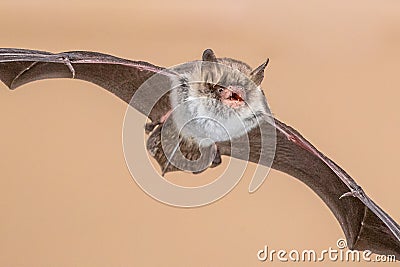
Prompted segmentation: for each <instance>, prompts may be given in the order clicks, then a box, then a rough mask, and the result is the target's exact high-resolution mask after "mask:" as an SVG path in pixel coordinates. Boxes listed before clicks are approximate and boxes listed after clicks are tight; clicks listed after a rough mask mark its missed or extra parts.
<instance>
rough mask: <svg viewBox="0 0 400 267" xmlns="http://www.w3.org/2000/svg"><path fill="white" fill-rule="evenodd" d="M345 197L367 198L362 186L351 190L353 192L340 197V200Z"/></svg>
mask: <svg viewBox="0 0 400 267" xmlns="http://www.w3.org/2000/svg"><path fill="white" fill-rule="evenodd" d="M344 197H358V198H362V197H365V193H364V190H363V189H362V188H361V186H358V185H357V186H356V188H354V189H353V188H351V191H349V192H346V193H344V194H343V195H341V196H340V197H339V199H342V198H344Z"/></svg>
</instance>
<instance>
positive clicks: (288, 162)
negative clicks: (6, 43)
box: [0, 48, 400, 259]
mask: <svg viewBox="0 0 400 267" xmlns="http://www.w3.org/2000/svg"><path fill="white" fill-rule="evenodd" d="M202 62H211V63H218V64H219V65H223V66H228V67H229V68H231V69H233V70H235V71H236V73H239V74H240V75H242V76H245V77H247V80H250V81H251V84H250V83H248V82H247V81H246V79H245V80H241V78H238V77H236V76H235V75H232V74H228V73H226V72H225V71H224V70H222V71H221V70H220V69H218V68H217V69H215V68H213V67H204V68H203V67H200V69H199V70H198V72H197V74H196V75H197V76H195V75H194V74H193V73H192V75H186V76H185V75H184V76H183V77H182V76H181V75H178V74H176V73H174V72H173V71H166V69H165V68H162V67H158V66H155V65H153V64H150V63H147V62H143V61H131V60H127V59H122V58H118V57H114V56H111V55H106V54H102V53H97V52H89V51H72V52H62V53H57V54H54V53H49V52H43V51H35V50H25V49H12V48H3V49H0V79H1V81H3V82H4V83H5V84H6V85H7V86H8V87H9V88H10V89H15V88H17V87H19V86H21V85H23V84H25V83H29V82H31V81H35V80H40V79H49V78H75V79H80V80H85V81H88V82H92V83H94V84H97V85H99V86H101V87H103V88H105V89H106V90H107V91H109V92H111V93H113V94H114V95H116V96H117V97H119V98H120V99H122V100H123V101H125V102H126V103H128V104H129V103H130V101H131V99H132V97H133V96H134V95H135V93H136V92H137V90H138V88H140V86H141V85H142V84H143V83H145V82H146V81H147V80H148V79H150V78H151V77H152V76H154V75H155V74H161V75H165V76H167V78H168V79H169V80H170V81H171V82H172V83H175V84H176V85H177V86H176V87H175V89H173V90H171V91H170V92H168V93H166V94H164V95H163V96H162V97H160V98H159V99H158V100H157V102H156V103H155V105H154V107H153V108H152V109H151V111H150V113H149V114H146V115H148V118H149V119H150V121H151V122H149V123H147V124H146V125H145V130H146V133H148V134H149V138H148V140H147V149H148V151H149V153H150V154H151V155H152V156H153V157H154V158H155V159H156V160H157V162H158V163H159V164H160V167H161V169H162V173H163V174H164V173H167V172H172V171H179V170H180V169H179V168H178V167H176V166H175V165H174V164H171V163H170V158H169V157H168V154H169V153H170V152H171V151H166V150H168V149H163V147H162V130H163V129H164V130H165V133H164V135H166V136H169V135H174V134H176V129H174V128H173V127H170V128H167V127H166V125H165V124H166V123H167V121H174V122H177V124H179V122H180V121H181V120H183V121H184V119H185V118H184V117H185V116H186V117H190V116H194V115H199V114H200V115H204V116H205V117H207V116H213V117H215V116H218V118H219V119H220V120H222V121H225V122H226V125H227V127H228V128H229V127H230V122H231V121H232V118H233V115H232V114H233V113H232V112H233V111H234V113H235V114H239V120H240V121H241V122H243V127H241V128H240V127H239V128H240V130H238V129H237V127H231V129H230V130H229V129H228V131H230V137H231V138H228V137H227V136H226V134H225V133H224V132H223V131H219V130H218V125H217V124H215V125H214V124H212V123H211V122H210V121H207V120H206V119H205V120H203V121H200V122H198V123H194V125H193V127H189V130H187V132H185V133H184V134H183V136H190V138H183V139H182V140H180V141H181V142H180V143H179V150H180V151H181V153H182V154H184V155H185V157H186V158H188V159H196V158H198V157H199V155H200V147H201V144H200V142H199V140H198V139H199V138H201V137H204V136H207V135H212V137H213V138H214V140H215V141H216V142H215V143H214V144H212V145H211V146H212V147H213V150H212V153H210V154H209V159H210V165H209V166H208V167H216V166H218V165H219V164H220V163H221V155H227V156H233V157H236V158H239V159H244V160H248V161H251V162H255V163H259V164H263V162H260V161H259V159H260V157H261V153H262V152H261V151H262V149H261V148H262V141H261V139H262V138H263V137H265V136H262V134H263V133H262V131H261V130H260V129H261V128H262V126H263V125H266V124H268V125H273V127H274V134H275V135H276V148H275V154H274V157H273V161H272V166H271V167H272V168H273V169H276V170H279V171H282V172H284V173H287V174H289V175H291V176H293V177H295V178H297V179H299V180H300V181H302V182H303V183H305V184H306V185H307V186H308V187H310V188H311V189H312V190H313V191H314V192H315V193H316V194H317V195H318V196H319V197H320V198H321V199H322V200H323V201H324V202H325V204H326V205H327V206H328V207H329V209H330V210H331V211H332V213H333V214H334V216H335V217H336V219H337V220H338V221H339V224H340V226H341V228H342V230H343V232H344V234H345V236H346V239H347V245H348V247H349V248H350V249H355V250H370V251H372V252H375V253H378V254H385V255H395V256H396V258H397V259H400V227H399V225H398V224H397V223H396V222H395V221H394V220H393V219H392V218H391V217H390V216H389V215H388V214H387V213H385V212H384V211H383V210H382V209H381V208H380V207H379V206H378V205H376V204H375V203H374V202H373V201H372V200H371V199H370V198H369V197H368V196H367V195H366V194H365V192H364V191H363V189H362V188H361V187H360V186H359V185H358V184H357V183H356V182H355V181H354V180H353V179H352V178H351V177H350V176H349V175H348V174H347V173H346V172H345V171H344V170H343V169H342V168H340V167H339V166H338V165H337V164H335V163H334V162H333V161H332V160H330V159H329V158H328V157H326V156H325V155H324V154H323V153H321V152H320V151H318V150H317V149H316V148H315V147H314V146H313V145H312V144H311V143H310V142H308V141H307V140H306V139H305V138H304V137H303V136H302V135H301V134H300V133H299V132H297V131H296V130H295V129H293V128H292V127H290V126H288V125H286V124H285V123H283V122H281V121H279V120H278V119H276V118H272V120H273V123H272V124H271V122H270V121H269V120H271V117H270V116H268V114H267V112H266V100H265V96H264V93H263V92H262V90H261V87H260V86H261V82H262V80H263V78H264V70H265V68H266V66H267V64H268V60H267V61H266V62H264V63H263V64H261V65H260V66H259V67H257V68H255V69H252V68H250V66H249V65H247V64H246V63H243V62H241V61H239V60H235V59H230V58H217V57H216V56H215V54H214V52H213V51H212V50H210V49H207V50H205V51H204V53H203V57H202ZM200 66H202V65H200ZM240 75H239V76H240ZM192 79H199V80H200V82H197V81H196V82H194V83H192ZM221 84H222V85H221ZM194 96H195V97H198V98H201V99H202V100H201V101H200V102H194V103H192V104H190V105H188V106H187V107H186V109H184V112H180V113H176V114H174V113H173V112H172V110H173V109H174V107H175V106H176V105H178V104H181V103H182V102H183V101H186V100H188V99H190V98H191V97H194ZM142 100H143V101H144V102H146V99H142ZM247 103H250V104H251V106H252V107H255V108H254V110H253V112H249V110H247ZM133 107H134V108H136V109H138V110H139V111H141V112H143V111H142V110H141V109H140V107H137V106H135V105H133ZM210 123H211V124H210ZM178 128H179V127H178ZM210 129H213V130H212V131H211V130H210ZM193 135H194V136H193ZM197 135H199V136H197ZM193 137H194V138H193ZM197 137H198V138H197ZM244 137H246V139H247V140H250V142H249V146H250V147H249V150H250V153H249V155H248V157H245V156H243V157H241V154H240V153H235V155H233V154H232V151H231V147H232V144H240V143H241V142H243V138H244ZM207 146H209V144H207ZM240 147H241V146H240V145H239V148H240ZM175 150H176V148H175ZM239 152H240V151H239ZM195 173H197V172H195Z"/></svg>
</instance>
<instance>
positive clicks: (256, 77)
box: [250, 58, 269, 86]
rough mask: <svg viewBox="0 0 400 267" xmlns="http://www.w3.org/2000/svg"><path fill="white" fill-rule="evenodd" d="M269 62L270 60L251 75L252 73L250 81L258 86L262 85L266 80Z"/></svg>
mask: <svg viewBox="0 0 400 267" xmlns="http://www.w3.org/2000/svg"><path fill="white" fill-rule="evenodd" d="M268 62H269V58H268V59H267V61H265V62H264V63H263V64H261V65H260V66H258V67H257V68H256V69H254V70H253V71H252V72H251V73H250V79H251V80H252V81H253V82H254V83H255V84H256V85H257V86H259V85H260V84H261V82H262V81H263V79H264V70H265V68H266V67H267V65H268Z"/></svg>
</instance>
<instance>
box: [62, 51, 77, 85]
mask: <svg viewBox="0 0 400 267" xmlns="http://www.w3.org/2000/svg"><path fill="white" fill-rule="evenodd" d="M61 59H62V61H63V62H64V64H65V65H66V66H67V67H68V69H69V70H70V71H71V73H72V79H75V69H74V67H73V66H72V64H71V61H70V60H69V58H68V56H67V55H63V54H61Z"/></svg>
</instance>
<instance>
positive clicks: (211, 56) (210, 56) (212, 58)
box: [202, 49, 217, 62]
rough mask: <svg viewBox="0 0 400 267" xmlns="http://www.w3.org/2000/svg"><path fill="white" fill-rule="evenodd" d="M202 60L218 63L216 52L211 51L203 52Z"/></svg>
mask: <svg viewBox="0 0 400 267" xmlns="http://www.w3.org/2000/svg"><path fill="white" fill-rule="evenodd" d="M202 60H203V61H211V62H217V57H216V56H215V54H214V51H212V50H211V49H206V50H204V52H203V57H202Z"/></svg>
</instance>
